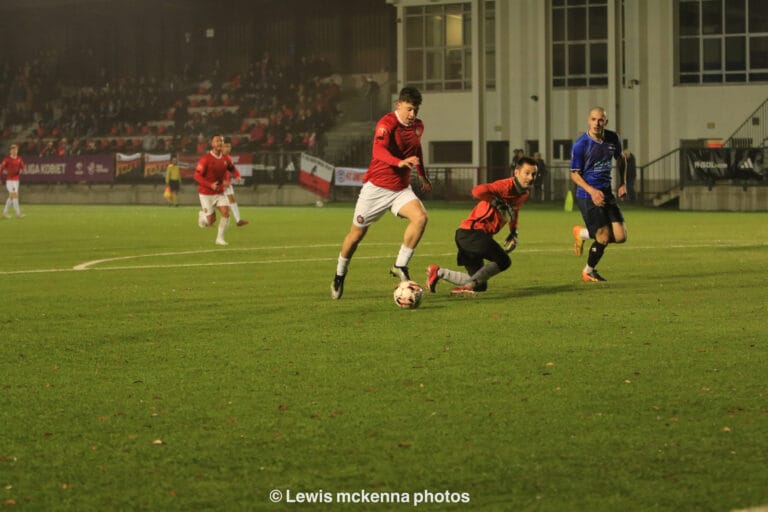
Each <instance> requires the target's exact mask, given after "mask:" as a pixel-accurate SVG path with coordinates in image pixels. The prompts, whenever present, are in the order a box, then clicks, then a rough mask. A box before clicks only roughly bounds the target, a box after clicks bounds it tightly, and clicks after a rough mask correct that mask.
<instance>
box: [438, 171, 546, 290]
mask: <svg viewBox="0 0 768 512" xmlns="http://www.w3.org/2000/svg"><path fill="white" fill-rule="evenodd" d="M534 178H536V161H535V160H533V159H532V158H530V157H527V156H524V157H522V158H520V159H519V160H518V161H517V164H516V165H515V168H514V170H513V175H512V177H510V178H504V179H501V180H497V181H494V182H492V183H483V184H480V185H477V186H476V187H475V188H473V189H472V195H473V196H474V197H475V198H477V199H479V200H480V202H479V203H477V205H476V206H475V207H474V208H473V209H472V212H470V214H469V217H467V218H466V219H464V220H463V221H462V222H461V224H460V225H459V229H457V230H456V237H455V240H456V247H458V250H459V252H458V255H457V257H456V262H457V263H458V264H459V265H463V266H464V268H466V269H467V272H466V273H464V272H460V271H457V270H450V269H447V268H441V267H440V266H438V265H430V266H429V267H427V288H429V291H430V292H432V293H435V292H436V291H437V283H438V282H439V281H440V280H441V279H442V280H445V281H448V282H449V283H453V284H454V285H457V286H456V287H455V288H453V289H452V290H451V295H454V296H470V297H474V296H475V295H476V294H477V292H484V291H485V290H487V289H488V280H489V279H490V278H492V277H493V276H495V275H496V274H498V273H500V272H503V271H505V270H507V269H508V268H509V267H510V265H512V260H511V259H510V257H509V253H510V252H512V251H514V250H515V248H516V247H517V218H518V214H519V213H520V207H521V206H522V205H523V203H525V201H526V200H527V199H528V197H530V192H529V191H528V189H529V188H530V187H531V185H533V180H534ZM505 225H508V226H509V234H508V235H507V237H506V239H505V240H504V246H503V247H502V246H501V245H499V243H498V242H496V240H495V239H494V238H493V237H494V235H496V234H497V233H498V232H499V231H501V230H502V228H504V226H505ZM486 260H487V263H486Z"/></svg>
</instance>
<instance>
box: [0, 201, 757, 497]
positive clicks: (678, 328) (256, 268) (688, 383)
mask: <svg viewBox="0 0 768 512" xmlns="http://www.w3.org/2000/svg"><path fill="white" fill-rule="evenodd" d="M426 205H427V208H428V210H429V213H430V222H429V225H428V226H427V231H426V233H425V236H424V238H423V239H422V243H421V245H420V246H419V248H418V249H417V251H416V254H415V256H414V258H413V260H412V261H411V272H412V275H413V277H414V278H416V279H417V280H418V281H420V282H422V283H423V281H424V278H423V275H424V274H423V272H424V268H425V267H426V266H427V265H428V264H430V263H438V264H440V265H442V266H447V267H450V268H456V265H455V247H454V244H453V233H454V231H455V229H456V227H457V225H458V223H459V222H460V221H461V220H462V219H463V218H464V216H465V215H466V214H467V212H468V210H469V206H470V205H468V204H461V205H447V204H435V203H430V202H427V203H426ZM22 207H23V208H24V209H25V212H26V213H27V217H26V218H23V219H15V218H14V219H0V239H1V240H2V245H1V247H2V249H1V252H0V254H1V257H2V268H1V269H0V289H1V290H2V296H3V314H2V316H1V317H0V333H1V334H0V348H1V352H0V510H6V509H7V510H43V511H49V510H73V511H90V510H94V511H95V510H99V511H101V510H162V511H169V510H170V511H173V510H179V511H189V510H223V511H233V510H264V511H285V510H295V511H299V510H300V511H309V510H342V511H343V510H356V511H357V510H374V511H390V510H409V509H418V510H457V511H458V510H473V511H474V510H481V511H649V510H659V511H681V510H686V511H689V510H690V511H709V510H711V511H727V510H733V509H741V508H747V507H755V506H761V505H762V506H764V505H766V504H768V465H767V464H766V460H768V436H766V432H768V388H767V387H766V368H767V367H768V341H767V339H768V320H767V319H766V316H767V313H768V299H767V297H768V293H767V292H766V290H768V269H767V268H766V263H768V214H765V213H692V212H677V211H668V210H647V209H634V208H626V209H625V211H624V213H625V216H626V218H627V225H628V230H629V239H628V242H627V243H626V244H624V245H620V246H619V245H612V246H610V247H609V248H608V249H607V251H606V253H605V256H604V258H603V261H602V262H601V264H600V267H599V268H600V272H601V273H602V274H603V275H604V276H605V277H606V278H607V279H608V280H609V281H608V282H606V283H590V284H587V283H583V282H581V281H580V279H579V275H580V271H581V268H582V267H583V265H584V262H585V257H581V258H577V257H576V256H574V255H573V253H572V244H571V241H572V240H571V234H570V233H571V227H572V226H573V225H574V224H576V223H579V222H580V217H579V215H578V213H577V212H564V211H563V210H562V208H559V207H555V206H547V205H545V206H542V205H538V204H533V205H526V206H525V207H524V208H523V210H522V212H521V219H520V245H519V249H518V250H517V251H515V252H514V253H513V254H512V267H511V268H510V269H509V270H508V271H506V272H504V273H502V274H500V275H499V276H497V277H496V278H494V279H493V280H492V281H491V282H490V285H489V291H488V292H486V293H484V294H481V295H480V296H479V297H477V298H475V299H456V298H451V297H450V296H449V294H448V291H449V289H450V285H449V284H447V283H440V285H439V286H438V291H437V293H436V294H426V295H425V297H424V301H423V303H422V306H421V307H420V308H419V309H417V310H412V311H406V310H399V309H398V308H397V307H396V306H395V305H394V303H393V301H392V290H393V288H394V285H395V282H394V280H393V278H391V277H389V276H388V275H387V269H388V268H389V266H390V265H391V264H392V262H393V259H394V257H395V255H396V253H397V250H398V247H399V243H400V239H401V236H402V232H403V229H404V227H405V224H404V222H403V221H399V220H397V219H395V218H393V217H392V216H387V217H385V218H384V219H382V220H381V221H380V222H379V223H378V224H376V225H375V226H373V228H372V229H371V230H370V232H369V233H368V237H367V238H366V239H365V240H364V241H363V243H362V244H361V246H360V248H359V250H358V253H357V254H356V256H355V258H354V260H353V261H352V264H351V266H350V271H349V274H348V276H347V280H346V289H345V294H344V297H343V299H342V300H340V301H332V300H331V299H330V296H329V287H330V282H331V279H332V277H333V274H334V270H335V265H336V257H337V255H338V251H339V246H340V243H341V240H342V238H343V236H344V235H345V234H346V231H347V229H348V227H349V223H350V221H351V216H352V205H351V204H344V205H329V206H326V207H324V208H315V207H304V208H255V207H245V208H243V216H244V218H246V219H248V220H250V221H251V224H250V225H249V226H246V227H242V228H231V229H230V230H229V232H228V235H227V239H228V241H229V242H230V246H228V247H224V248H219V247H217V246H215V245H214V243H213V242H214V238H215V232H214V231H213V230H211V229H205V230H203V229H200V228H198V227H197V225H196V220H197V215H196V209H195V208H191V207H181V208H167V207H160V206H158V207H127V206H126V207H104V206H85V207H84V206H48V205H30V206H27V207H25V206H24V205H22ZM499 237H500V238H501V237H503V233H502V234H500V235H499ZM274 491H279V493H280V494H281V495H282V496H281V501H279V502H278V503H273V501H272V500H271V499H270V497H272V498H274V499H276V498H278V497H280V496H277V495H276V494H271V493H274ZM344 492H346V493H350V494H349V495H348V496H352V497H353V498H355V499H357V500H358V501H357V503H352V504H341V503H338V502H337V501H336V500H337V499H340V498H339V495H337V493H344ZM388 493H389V494H388ZM427 493H431V494H427ZM394 494H397V496H398V497H399V498H400V499H401V500H404V499H408V500H409V503H399V504H396V503H373V502H372V501H371V500H373V499H376V498H372V496H378V497H379V498H378V499H383V498H382V496H384V497H386V496H392V495H394ZM417 497H419V499H422V498H428V500H427V501H431V502H432V503H422V504H419V506H418V507H415V506H414V503H413V501H414V500H415V499H416V498H417ZM460 498H461V499H463V501H461V499H460ZM311 500H315V501H319V502H320V503H316V504H311V503H306V501H311ZM456 500H458V501H459V502H458V503H449V502H450V501H456ZM302 501H304V502H302Z"/></svg>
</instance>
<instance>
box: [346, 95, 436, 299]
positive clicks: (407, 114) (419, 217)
mask: <svg viewBox="0 0 768 512" xmlns="http://www.w3.org/2000/svg"><path fill="white" fill-rule="evenodd" d="M420 106H421V93H420V92H419V91H418V90H417V89H415V88H413V87H404V88H403V89H401V90H400V95H399V97H398V100H397V102H396V103H395V110H394V112H389V113H388V114H385V115H384V116H383V117H382V118H381V119H379V121H378V123H377V124H376V131H375V133H374V138H373V156H372V158H371V163H370V164H369V165H368V171H367V172H366V173H365V175H364V176H363V187H362V189H361V190H360V195H359V196H358V198H357V204H355V213H354V216H353V218H352V226H351V227H350V229H349V233H347V236H346V237H344V241H343V242H342V245H341V252H340V253H339V259H338V262H337V264H336V275H335V276H334V278H333V283H332V284H331V298H333V299H340V298H341V295H342V294H343V293H344V278H345V277H346V275H347V269H348V267H349V261H350V260H351V259H352V256H353V255H354V254H355V250H357V246H358V244H360V241H361V240H362V239H363V237H364V236H365V234H366V232H367V231H368V228H369V227H370V226H371V224H373V223H374V222H376V221H377V220H379V219H380V218H381V217H382V216H383V215H384V214H385V213H386V212H387V210H389V211H390V212H392V213H393V214H394V215H396V216H398V217H403V218H405V219H407V220H408V226H407V227H406V228H405V233H404V235H403V243H402V245H401V246H400V252H399V253H398V254H397V259H396V260H395V264H394V265H393V266H392V268H391V269H390V271H389V272H390V274H392V275H393V276H395V277H398V278H399V279H400V280H401V281H409V280H410V279H411V278H410V275H409V273H408V262H409V261H410V259H411V257H412V256H413V251H414V250H415V249H416V246H417V245H418V244H419V240H421V236H422V235H423V234H424V228H425V227H426V226H427V211H426V210H425V208H424V205H423V204H422V202H421V201H420V200H419V198H418V197H416V194H415V193H414V192H413V189H412V188H411V171H412V170H413V169H416V172H417V174H418V176H419V180H420V181H421V190H422V191H423V192H429V191H430V190H432V184H431V183H430V181H429V178H427V174H426V172H424V163H423V158H422V150H421V135H422V134H423V133H424V123H423V122H422V121H421V119H418V118H417V115H418V113H419V107H420Z"/></svg>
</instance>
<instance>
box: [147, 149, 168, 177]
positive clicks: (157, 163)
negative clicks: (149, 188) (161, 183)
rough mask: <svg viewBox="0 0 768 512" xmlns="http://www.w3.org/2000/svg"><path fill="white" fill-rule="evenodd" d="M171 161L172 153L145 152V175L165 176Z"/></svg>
mask: <svg viewBox="0 0 768 512" xmlns="http://www.w3.org/2000/svg"><path fill="white" fill-rule="evenodd" d="M170 163H171V154H170V153H165V154H162V155H157V154H151V153H144V177H145V178H149V177H152V176H158V175H159V176H160V177H161V178H165V170H166V169H167V168H168V165H170Z"/></svg>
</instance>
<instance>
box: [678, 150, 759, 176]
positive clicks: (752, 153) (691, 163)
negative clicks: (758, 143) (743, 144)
mask: <svg viewBox="0 0 768 512" xmlns="http://www.w3.org/2000/svg"><path fill="white" fill-rule="evenodd" d="M682 151H683V155H684V156H683V158H684V162H686V164H687V169H688V181H691V182H712V181H718V180H768V166H766V156H768V155H766V150H765V149H755V148H750V149H735V148H717V149H710V148H689V149H684V150H682Z"/></svg>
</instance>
